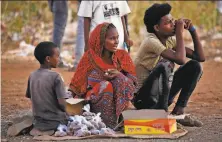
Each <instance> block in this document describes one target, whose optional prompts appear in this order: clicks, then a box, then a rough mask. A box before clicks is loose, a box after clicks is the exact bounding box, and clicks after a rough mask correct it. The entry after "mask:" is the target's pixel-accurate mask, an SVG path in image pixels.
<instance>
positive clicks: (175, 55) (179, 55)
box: [161, 19, 186, 65]
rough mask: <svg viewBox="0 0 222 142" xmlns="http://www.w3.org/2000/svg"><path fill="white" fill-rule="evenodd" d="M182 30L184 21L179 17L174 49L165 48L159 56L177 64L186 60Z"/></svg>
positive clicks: (181, 63)
mask: <svg viewBox="0 0 222 142" xmlns="http://www.w3.org/2000/svg"><path fill="white" fill-rule="evenodd" d="M183 30H184V22H183V20H182V19H179V20H178V21H177V23H176V48H175V51H173V50H172V49H166V50H164V51H163V52H162V53H161V56H162V57H164V58H166V59H169V60H171V61H173V62H175V63H177V64H179V65H183V64H185V62H186V60H185V58H186V50H185V47H184V40H183Z"/></svg>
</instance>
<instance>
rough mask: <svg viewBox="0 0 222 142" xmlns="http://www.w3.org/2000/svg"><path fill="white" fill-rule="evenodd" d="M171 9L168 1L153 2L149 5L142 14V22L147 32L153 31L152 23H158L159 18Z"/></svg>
mask: <svg viewBox="0 0 222 142" xmlns="http://www.w3.org/2000/svg"><path fill="white" fill-rule="evenodd" d="M170 11H171V6H170V5H169V4H168V3H163V4H158V3H155V4H153V5H152V6H151V7H149V8H148V9H147V10H146V12H145V15H144V19H143V21H144V24H145V25H146V29H147V32H149V33H154V32H155V30H154V28H153V26H154V25H156V24H158V22H159V21H160V19H161V18H162V17H163V16H165V15H167V14H169V13H170Z"/></svg>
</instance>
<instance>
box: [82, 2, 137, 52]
mask: <svg viewBox="0 0 222 142" xmlns="http://www.w3.org/2000/svg"><path fill="white" fill-rule="evenodd" d="M129 13H130V9H129V6H128V4H127V2H126V1H82V2H81V4H80V8H79V11H78V16H81V17H84V38H85V51H87V50H88V39H89V34H90V32H91V31H92V30H93V29H94V28H95V27H96V26H97V25H98V24H100V23H103V22H110V23H113V24H114V25H115V27H116V28H117V31H118V33H119V45H118V48H119V49H125V50H128V49H127V48H126V47H125V46H124V42H125V43H126V45H127V47H130V46H132V45H133V42H132V41H131V40H130V39H129V36H128V34H127V30H126V24H125V19H124V15H127V14H129ZM124 47H125V48H124Z"/></svg>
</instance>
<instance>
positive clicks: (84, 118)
mask: <svg viewBox="0 0 222 142" xmlns="http://www.w3.org/2000/svg"><path fill="white" fill-rule="evenodd" d="M83 110H84V112H83V114H82V115H75V116H70V117H69V121H68V124H67V125H62V124H60V125H59V126H58V128H57V131H56V132H55V134H54V135H55V136H56V137H63V136H67V135H69V136H77V137H85V136H89V135H115V132H114V131H113V130H112V129H110V128H108V127H106V125H105V123H103V122H102V119H101V117H100V115H101V113H97V114H96V113H93V112H90V106H89V104H87V105H86V106H84V108H83Z"/></svg>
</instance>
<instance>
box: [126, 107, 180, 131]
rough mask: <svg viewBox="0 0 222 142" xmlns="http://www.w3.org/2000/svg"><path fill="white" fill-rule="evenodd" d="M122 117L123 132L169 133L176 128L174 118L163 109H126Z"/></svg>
mask: <svg viewBox="0 0 222 142" xmlns="http://www.w3.org/2000/svg"><path fill="white" fill-rule="evenodd" d="M123 117H124V132H125V134H132V135H133V134H136V135H143V134H170V133H173V132H175V131H176V130H177V124H176V119H174V118H170V117H169V116H168V113H167V112H165V111H164V110H154V109H142V110H126V111H124V112H123Z"/></svg>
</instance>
